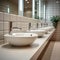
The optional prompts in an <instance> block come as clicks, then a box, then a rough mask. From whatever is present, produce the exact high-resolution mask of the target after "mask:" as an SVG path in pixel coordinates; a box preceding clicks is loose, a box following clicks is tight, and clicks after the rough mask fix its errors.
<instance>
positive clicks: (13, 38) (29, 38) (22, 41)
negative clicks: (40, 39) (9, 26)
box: [4, 33, 38, 46]
mask: <svg viewBox="0 0 60 60" xmlns="http://www.w3.org/2000/svg"><path fill="white" fill-rule="evenodd" d="M37 36H38V35H37V34H34V33H12V34H11V35H10V34H5V35H4V37H5V40H6V41H7V42H9V44H11V45H16V46H24V45H30V44H32V43H33V42H34V40H35V39H36V38H37Z"/></svg>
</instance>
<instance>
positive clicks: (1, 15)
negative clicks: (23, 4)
mask: <svg viewBox="0 0 60 60" xmlns="http://www.w3.org/2000/svg"><path fill="white" fill-rule="evenodd" d="M0 21H3V12H0Z"/></svg>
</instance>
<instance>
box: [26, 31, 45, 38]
mask: <svg viewBox="0 0 60 60" xmlns="http://www.w3.org/2000/svg"><path fill="white" fill-rule="evenodd" d="M27 32H31V33H36V34H38V36H41V37H42V36H43V35H44V34H45V30H30V31H27Z"/></svg>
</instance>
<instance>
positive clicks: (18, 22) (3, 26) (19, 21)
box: [0, 12, 41, 39]
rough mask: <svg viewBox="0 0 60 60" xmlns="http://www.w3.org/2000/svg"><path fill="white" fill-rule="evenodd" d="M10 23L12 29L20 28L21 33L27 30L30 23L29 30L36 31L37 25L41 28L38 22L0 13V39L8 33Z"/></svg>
mask: <svg viewBox="0 0 60 60" xmlns="http://www.w3.org/2000/svg"><path fill="white" fill-rule="evenodd" d="M10 22H12V27H18V28H22V31H26V30H28V29H29V23H31V29H37V23H38V25H39V26H38V27H41V21H40V20H37V19H32V18H27V17H22V16H19V15H14V14H8V13H3V12H0V39H2V37H3V34H4V33H9V29H10V28H9V26H10Z"/></svg>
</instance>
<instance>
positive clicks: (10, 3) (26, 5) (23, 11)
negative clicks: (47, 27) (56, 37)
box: [0, 0, 44, 19]
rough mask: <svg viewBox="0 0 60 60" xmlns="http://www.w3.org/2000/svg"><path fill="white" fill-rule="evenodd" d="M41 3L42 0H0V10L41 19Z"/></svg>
mask: <svg viewBox="0 0 60 60" xmlns="http://www.w3.org/2000/svg"><path fill="white" fill-rule="evenodd" d="M43 4H44V1H43V0H0V12H6V13H9V14H17V15H20V16H25V17H29V18H34V19H43V17H44V5H43Z"/></svg>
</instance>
